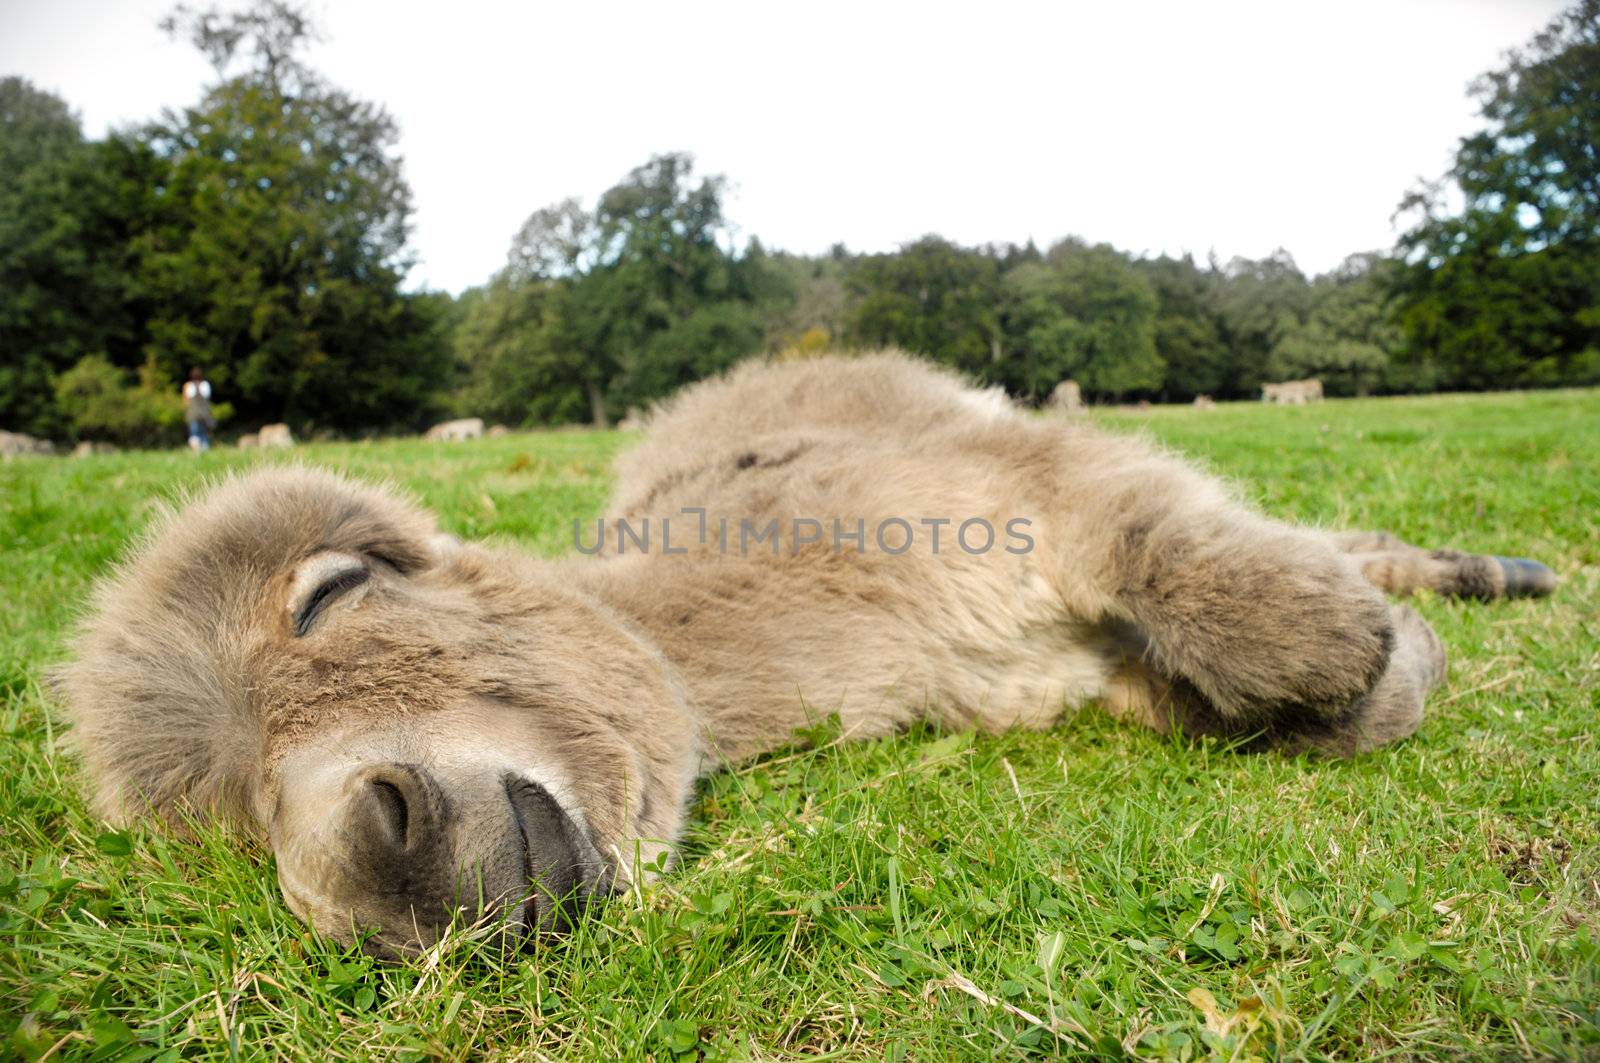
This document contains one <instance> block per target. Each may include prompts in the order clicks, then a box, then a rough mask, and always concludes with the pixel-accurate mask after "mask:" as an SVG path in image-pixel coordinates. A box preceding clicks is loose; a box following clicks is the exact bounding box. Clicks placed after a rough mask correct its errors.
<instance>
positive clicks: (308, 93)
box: [144, 0, 449, 428]
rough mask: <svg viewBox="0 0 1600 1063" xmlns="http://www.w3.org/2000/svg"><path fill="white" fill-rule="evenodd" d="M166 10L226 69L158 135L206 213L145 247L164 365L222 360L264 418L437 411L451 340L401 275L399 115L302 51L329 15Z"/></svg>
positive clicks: (234, 388)
mask: <svg viewBox="0 0 1600 1063" xmlns="http://www.w3.org/2000/svg"><path fill="white" fill-rule="evenodd" d="M166 25H167V26H168V28H169V29H170V30H171V31H172V32H174V33H180V32H185V31H186V32H188V34H189V35H190V37H191V39H192V40H193V42H194V44H195V45H196V46H197V47H198V48H199V49H200V50H201V51H202V52H203V53H205V54H206V55H207V56H208V58H211V59H212V61H213V62H214V63H215V64H216V66H217V69H218V73H219V76H221V77H222V78H223V80H222V81H220V82H219V83H218V84H217V85H215V86H214V87H213V88H212V89H211V90H210V91H208V92H207V93H206V95H205V97H204V99H203V100H202V101H201V103H200V104H199V105H198V106H196V107H194V108H190V109H187V110H185V111H184V112H183V113H182V114H177V115H168V116H167V117H166V118H165V119H164V120H163V121H162V122H160V123H157V124H156V125H154V126H152V127H151V128H150V129H149V130H147V131H146V134H145V136H146V139H147V140H148V142H149V143H150V145H151V146H152V148H153V149H154V150H155V152H156V153H157V154H158V155H159V156H160V157H161V158H162V159H163V160H165V161H166V163H167V164H168V165H169V167H170V174H169V175H168V176H167V177H166V180H165V182H164V187H163V190H162V191H163V194H164V195H165V196H167V197H169V198H172V199H174V200H176V201H178V202H181V203H183V204H185V205H186V206H187V210H188V213H189V217H188V218H187V219H186V222H187V224H186V225H185V226H184V227H183V228H182V229H181V230H172V231H168V232H165V233H163V234H161V238H160V239H157V240H154V241H152V242H151V243H150V245H149V246H148V248H147V253H146V259H145V263H144V266H145V269H146V271H147V275H148V276H149V277H150V278H151V284H152V286H153V287H154V289H155V295H156V299H155V302H156V304H157V310H156V312H155V314H154V315H153V317H152V320H151V321H150V324H149V331H150V336H151V345H152V348H153V349H154V351H155V353H156V356H157V358H158V360H159V362H160V364H161V366H162V368H163V369H164V370H165V371H167V372H169V373H171V374H173V375H175V376H176V375H180V374H181V373H182V372H183V371H184V369H185V368H186V367H187V366H188V365H191V364H199V365H204V366H207V367H209V369H210V373H211V377H212V379H213V381H214V382H215V383H216V384H217V385H218V387H219V389H220V390H222V391H223V392H225V393H228V394H231V395H233V396H234V397H235V398H236V401H237V404H238V406H239V409H240V413H241V414H242V415H243V416H244V418H245V419H247V420H256V421H260V420H279V419H283V420H288V421H290V422H292V423H295V424H297V425H300V426H302V427H305V426H309V425H312V424H317V425H326V426H332V427H337V428H361V427H381V426H389V425H395V426H410V427H415V426H417V425H418V424H420V423H421V422H423V421H425V420H426V419H427V418H428V417H429V416H430V415H431V413H432V412H433V411H432V407H433V405H434V389H435V386H436V384H437V382H439V381H440V380H442V379H443V378H444V377H445V376H446V375H447V372H448V366H449V352H448V347H447V342H446V338H445V336H444V335H443V330H442V329H441V328H439V327H436V326H437V325H438V324H439V316H440V311H441V307H440V305H439V304H438V301H437V299H436V298H434V299H431V300H430V299H429V298H424V297H419V296H412V295H407V294H405V293H402V292H401V291H400V283H401V281H402V279H403V277H404V275H405V272H406V270H407V269H408V268H409V266H410V262H409V260H408V258H407V256H406V250H405V245H406V240H407V236H408V227H407V222H408V218H409V215H410V209H411V204H410V191H409V189H408V188H407V186H406V184H405V181H404V178H403V177H402V175H401V170H400V161H399V159H398V158H397V157H396V156H395V155H394V153H393V149H394V144H395V140H396V136H397V133H396V129H395V125H394V122H393V121H392V120H391V119H390V118H389V116H388V115H387V114H386V113H385V112H384V111H383V110H382V108H380V107H377V106H375V105H373V104H370V103H366V102H364V101H361V100H358V99H356V98H354V97H352V96H350V95H348V94H347V93H344V92H342V91H340V90H338V89H336V88H334V87H332V86H330V85H328V84H327V83H326V82H325V81H323V80H322V79H321V78H320V77H319V76H318V75H317V74H316V73H315V72H314V71H312V70H310V69H309V68H307V67H305V66H304V65H303V64H302V63H301V62H300V60H299V58H298V55H297V51H298V49H299V48H300V47H302V46H303V45H304V44H305V43H306V42H307V41H308V40H310V39H311V38H312V35H313V31H312V29H311V25H310V22H309V20H308V19H307V18H306V17H305V16H304V14H303V13H301V12H300V11H299V10H298V9H297V8H294V7H292V6H290V5H287V4H283V3H275V2H270V0H269V2H263V3H258V4H257V5H256V6H254V7H252V8H250V9H247V10H246V11H244V12H241V13H236V14H231V15H223V14H219V13H217V12H215V11H207V12H201V13H196V12H194V11H192V10H189V9H183V8H180V9H179V10H178V12H177V13H176V14H175V15H174V16H173V17H172V18H170V19H169V20H168V21H167V23H166ZM241 61H243V63H244V69H243V70H242V72H239V73H236V74H233V73H230V72H231V71H232V70H233V68H234V66H236V65H238V64H239V63H240V62H241Z"/></svg>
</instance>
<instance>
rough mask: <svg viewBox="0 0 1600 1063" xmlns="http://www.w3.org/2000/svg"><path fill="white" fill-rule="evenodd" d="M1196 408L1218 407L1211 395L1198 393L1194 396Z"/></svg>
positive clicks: (1210, 408)
mask: <svg viewBox="0 0 1600 1063" xmlns="http://www.w3.org/2000/svg"><path fill="white" fill-rule="evenodd" d="M1194 408H1195V409H1197V410H1214V409H1216V408H1217V403H1216V400H1214V399H1213V398H1212V397H1211V396H1210V395H1196V396H1195V397H1194Z"/></svg>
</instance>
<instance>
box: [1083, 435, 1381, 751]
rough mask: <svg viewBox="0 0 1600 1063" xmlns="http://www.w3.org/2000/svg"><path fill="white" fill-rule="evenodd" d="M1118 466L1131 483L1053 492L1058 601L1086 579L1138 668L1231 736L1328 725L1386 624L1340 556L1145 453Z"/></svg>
mask: <svg viewBox="0 0 1600 1063" xmlns="http://www.w3.org/2000/svg"><path fill="white" fill-rule="evenodd" d="M1124 468H1127V469H1129V470H1130V472H1132V473H1133V475H1127V476H1124V477H1121V478H1119V480H1118V481H1117V482H1115V483H1110V482H1108V480H1107V479H1101V478H1097V479H1098V483H1097V484H1095V483H1089V484H1086V485H1085V489H1084V490H1081V491H1075V492H1071V491H1069V492H1064V494H1070V495H1071V497H1064V498H1063V501H1064V502H1066V503H1067V504H1068V506H1069V507H1070V508H1064V509H1063V510H1062V511H1061V513H1062V525H1061V528H1062V532H1063V534H1064V536H1066V541H1067V542H1070V543H1072V544H1073V548H1072V549H1070V551H1069V552H1067V553H1066V554H1065V556H1064V557H1063V561H1064V562H1065V565H1066V571H1065V572H1064V583H1065V585H1066V586H1067V587H1068V594H1069V595H1070V594H1071V587H1072V586H1073V585H1074V583H1075V582H1079V581H1082V580H1083V577H1085V576H1088V579H1089V581H1092V582H1093V583H1094V584H1096V585H1097V589H1099V590H1100V591H1101V592H1102V593H1101V595H1099V597H1100V604H1101V606H1102V608H1103V609H1104V612H1105V614H1106V615H1107V617H1108V618H1109V619H1115V620H1120V621H1123V622H1126V623H1130V624H1132V625H1133V627H1134V628H1136V629H1137V630H1138V631H1139V632H1141V633H1142V634H1143V636H1144V638H1145V639H1146V640H1147V641H1148V649H1147V651H1146V659H1147V660H1148V663H1149V664H1150V665H1151V666H1152V667H1153V668H1154V669H1155V670H1156V671H1157V672H1159V673H1161V674H1164V675H1168V676H1172V677H1176V678H1180V679H1182V680H1184V681H1185V682H1186V683H1188V684H1190V685H1192V686H1193V688H1194V689H1195V690H1196V691H1197V692H1198V693H1199V694H1200V695H1201V696H1202V697H1203V698H1204V699H1205V702H1206V703H1207V704H1209V705H1210V706H1211V707H1212V708H1213V709H1214V711H1215V712H1216V714H1217V715H1218V716H1219V717H1220V718H1221V720H1222V721H1224V722H1226V723H1227V724H1229V725H1230V729H1231V725H1237V724H1244V725H1247V726H1251V727H1255V726H1260V727H1270V726H1272V725H1273V724H1274V723H1275V722H1276V721H1277V720H1278V719H1279V718H1280V717H1282V716H1283V715H1285V714H1290V715H1296V716H1301V717H1305V718H1306V719H1307V722H1311V721H1315V720H1330V721H1333V720H1338V719H1341V718H1343V717H1344V716H1345V715H1346V714H1347V713H1348V712H1349V711H1350V709H1351V706H1353V705H1355V704H1356V703H1357V702H1359V701H1360V700H1361V699H1362V698H1364V697H1365V696H1366V695H1367V694H1368V693H1369V692H1371V691H1372V689H1373V688H1374V687H1375V686H1376V685H1377V683H1378V681H1379V679H1380V678H1381V677H1382V676H1383V674H1384V672H1385V670H1386V669H1387V668H1388V665H1389V658H1390V655H1391V653H1392V652H1393V650H1394V646H1395V628H1394V621H1393V619H1392V617H1391V614H1390V609H1389V604H1388V602H1387V601H1385V599H1384V597H1383V595H1382V593H1381V592H1380V591H1379V590H1378V589H1377V588H1376V587H1374V586H1373V585H1372V584H1371V583H1369V582H1367V580H1365V579H1364V578H1363V577H1362V575H1361V572H1360V570H1359V568H1358V567H1357V566H1356V564H1355V563H1354V562H1353V561H1352V560H1351V559H1350V558H1349V557H1348V556H1346V555H1345V554H1343V553H1341V552H1340V551H1338V550H1336V549H1335V548H1334V547H1333V546H1332V545H1331V544H1330V543H1329V542H1328V541H1327V539H1326V538H1325V537H1324V536H1322V535H1319V534H1317V533H1315V532H1310V531H1304V530H1301V529H1296V528H1291V527H1289V526H1287V525H1283V524H1279V523H1276V522H1273V521H1269V520H1267V519H1265V518H1263V517H1261V516H1259V515H1257V514H1255V513H1252V512H1250V511H1249V510H1248V509H1246V508H1244V507H1243V506H1241V505H1239V504H1237V503H1235V502H1234V501H1232V500H1231V499H1229V498H1228V497H1226V495H1225V494H1224V492H1222V491H1221V490H1220V489H1219V487H1218V486H1217V484H1216V482H1215V481H1213V480H1211V479H1210V478H1208V477H1204V476H1201V475H1200V474H1198V473H1197V472H1195V471H1194V470H1192V469H1189V468H1188V467H1187V466H1184V465H1182V464H1181V463H1178V462H1175V461H1172V460H1170V459H1165V458H1163V457H1160V456H1155V455H1150V456H1147V457H1145V458H1144V460H1142V461H1134V462H1131V463H1129V462H1124ZM1108 487H1109V488H1110V489H1109V490H1108V489H1107V488H1108ZM1096 488H1098V489H1096ZM1079 585H1082V583H1081V582H1079Z"/></svg>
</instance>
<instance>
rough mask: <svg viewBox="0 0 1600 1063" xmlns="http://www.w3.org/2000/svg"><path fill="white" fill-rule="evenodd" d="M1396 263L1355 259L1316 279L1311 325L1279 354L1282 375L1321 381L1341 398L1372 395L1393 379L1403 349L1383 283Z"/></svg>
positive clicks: (1290, 337)
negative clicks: (1392, 364) (1392, 367)
mask: <svg viewBox="0 0 1600 1063" xmlns="http://www.w3.org/2000/svg"><path fill="white" fill-rule="evenodd" d="M1391 265H1392V263H1391V262H1390V261H1389V260H1387V259H1385V258H1383V257H1381V256H1379V255H1376V254H1364V255H1351V256H1350V257H1349V258H1347V259H1345V261H1344V263H1343V264H1342V265H1341V266H1340V267H1339V268H1338V269H1337V270H1335V271H1334V272H1332V273H1329V274H1327V275H1325V276H1321V277H1318V278H1317V279H1316V280H1315V281H1313V282H1312V284H1311V291H1310V305H1309V309H1308V311H1307V314H1306V320H1305V323H1304V324H1303V325H1301V326H1300V327H1299V328H1298V329H1294V330H1292V331H1290V333H1289V334H1288V335H1287V336H1285V337H1284V338H1283V339H1282V340H1281V341H1280V342H1279V345H1278V348H1277V349H1276V350H1275V351H1274V352H1273V358H1272V364H1273V365H1274V366H1275V367H1276V368H1277V370H1278V372H1279V373H1280V374H1281V375H1282V376H1284V377H1286V378H1294V379H1301V378H1305V377H1312V376H1314V377H1319V378H1321V379H1322V380H1323V382H1324V383H1325V384H1326V386H1327V388H1328V391H1329V392H1330V393H1332V394H1335V395H1366V394H1369V393H1370V392H1371V391H1372V390H1373V389H1375V388H1377V387H1379V386H1380V385H1381V384H1382V383H1383V382H1384V381H1385V380H1386V379H1388V367H1389V359H1390V357H1391V356H1392V355H1393V353H1394V352H1395V351H1396V350H1397V349H1398V348H1399V346H1400V332H1399V329H1398V328H1397V327H1396V326H1395V324H1394V322H1393V320H1392V319H1391V316H1390V313H1389V309H1388V306H1387V300H1386V296H1385V294H1384V290H1383V287H1382V281H1381V277H1382V275H1383V273H1384V271H1385V270H1387V269H1388V268H1389V267H1390V266H1391Z"/></svg>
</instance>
